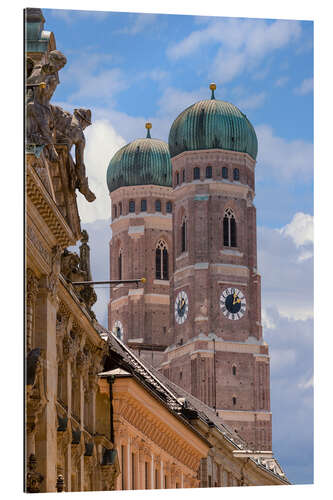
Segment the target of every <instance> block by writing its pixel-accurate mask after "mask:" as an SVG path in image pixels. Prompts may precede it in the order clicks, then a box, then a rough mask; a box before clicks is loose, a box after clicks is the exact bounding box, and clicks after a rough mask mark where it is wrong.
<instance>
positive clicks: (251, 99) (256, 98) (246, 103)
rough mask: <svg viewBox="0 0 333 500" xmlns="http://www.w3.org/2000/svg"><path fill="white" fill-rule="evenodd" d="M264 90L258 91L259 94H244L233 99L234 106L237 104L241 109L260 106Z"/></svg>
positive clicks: (263, 100)
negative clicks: (239, 97)
mask: <svg viewBox="0 0 333 500" xmlns="http://www.w3.org/2000/svg"><path fill="white" fill-rule="evenodd" d="M266 97H267V94H266V92H260V93H259V94H252V95H248V96H244V97H243V98H241V99H239V100H237V99H236V101H235V104H236V106H238V107H239V108H240V109H241V110H242V111H247V110H249V109H256V108H260V106H262V105H263V104H264V102H265V100H266Z"/></svg>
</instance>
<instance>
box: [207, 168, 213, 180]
mask: <svg viewBox="0 0 333 500" xmlns="http://www.w3.org/2000/svg"><path fill="white" fill-rule="evenodd" d="M212 175H213V169H212V167H211V166H210V165H209V166H208V167H206V178H207V179H211V178H212Z"/></svg>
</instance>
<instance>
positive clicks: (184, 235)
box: [181, 217, 187, 252]
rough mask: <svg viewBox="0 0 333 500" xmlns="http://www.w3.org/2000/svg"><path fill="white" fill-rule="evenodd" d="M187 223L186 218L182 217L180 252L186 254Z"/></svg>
mask: <svg viewBox="0 0 333 500" xmlns="http://www.w3.org/2000/svg"><path fill="white" fill-rule="evenodd" d="M186 226H187V221H186V218H185V217H184V219H183V221H182V225H181V251H182V252H186V247H187V244H186V243H187V242H186V240H187V227H186Z"/></svg>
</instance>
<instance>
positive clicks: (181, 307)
mask: <svg viewBox="0 0 333 500" xmlns="http://www.w3.org/2000/svg"><path fill="white" fill-rule="evenodd" d="M187 314H188V297H187V294H186V292H184V291H182V292H179V294H178V295H177V297H176V302H175V317H176V321H177V323H178V324H179V325H181V324H182V323H184V321H185V320H186V318H187Z"/></svg>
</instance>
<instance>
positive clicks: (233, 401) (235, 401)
mask: <svg viewBox="0 0 333 500" xmlns="http://www.w3.org/2000/svg"><path fill="white" fill-rule="evenodd" d="M236 403H237V400H236V398H235V396H233V398H232V404H233V405H235V404H236Z"/></svg>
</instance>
